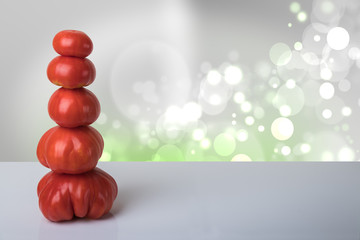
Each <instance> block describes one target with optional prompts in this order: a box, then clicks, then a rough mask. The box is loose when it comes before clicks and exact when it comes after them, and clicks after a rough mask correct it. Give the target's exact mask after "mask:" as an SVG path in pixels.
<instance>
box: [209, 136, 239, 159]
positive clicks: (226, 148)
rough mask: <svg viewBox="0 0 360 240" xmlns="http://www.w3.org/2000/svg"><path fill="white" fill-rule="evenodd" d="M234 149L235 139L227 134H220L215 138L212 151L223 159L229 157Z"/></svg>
mask: <svg viewBox="0 0 360 240" xmlns="http://www.w3.org/2000/svg"><path fill="white" fill-rule="evenodd" d="M235 148H236V142H235V139H234V138H233V137H232V136H231V135H230V134H228V133H221V134H219V135H217V136H216V137H215V140H214V150H215V152H216V153H217V154H218V155H220V156H223V157H226V156H229V155H231V154H232V153H233V152H234V151H235Z"/></svg>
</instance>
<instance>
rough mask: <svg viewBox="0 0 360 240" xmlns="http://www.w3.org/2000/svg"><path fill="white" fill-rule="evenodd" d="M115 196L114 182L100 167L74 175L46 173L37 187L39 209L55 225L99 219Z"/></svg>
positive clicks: (108, 208) (115, 186)
mask: <svg viewBox="0 0 360 240" xmlns="http://www.w3.org/2000/svg"><path fill="white" fill-rule="evenodd" d="M117 193H118V188H117V184H116V182H115V180H114V179H113V178H112V177H111V176H110V175H109V174H107V173H106V172H104V171H102V170H101V169H99V168H95V169H93V170H92V171H90V172H86V173H83V174H77V175H72V174H61V173H60V174H59V173H55V172H49V173H48V174H46V175H45V176H44V177H43V178H42V179H41V180H40V181H39V183H38V187H37V194H38V197H39V207H40V210H41V212H42V213H43V214H44V216H45V217H46V218H47V219H49V220H50V221H54V222H59V221H65V220H71V219H72V218H73V217H74V216H76V217H81V218H82V217H87V218H92V219H96V218H100V217H101V216H103V215H105V214H106V213H108V212H109V211H110V209H111V207H112V204H113V202H114V200H115V198H116V196H117Z"/></svg>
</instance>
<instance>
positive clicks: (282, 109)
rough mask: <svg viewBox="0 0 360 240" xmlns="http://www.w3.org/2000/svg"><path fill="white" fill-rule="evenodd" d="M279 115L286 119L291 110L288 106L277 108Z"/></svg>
mask: <svg viewBox="0 0 360 240" xmlns="http://www.w3.org/2000/svg"><path fill="white" fill-rule="evenodd" d="M279 112H280V115H281V116H283V117H288V116H290V115H291V108H290V107H289V106H288V105H283V106H281V107H280V108H279Z"/></svg>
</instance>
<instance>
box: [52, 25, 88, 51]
mask: <svg viewBox="0 0 360 240" xmlns="http://www.w3.org/2000/svg"><path fill="white" fill-rule="evenodd" d="M53 47H54V49H55V51H56V52H57V53H58V54H60V55H62V56H69V57H81V58H84V57H87V56H89V55H90V53H91V52H92V50H93V44H92V41H91V39H90V38H89V37H88V35H86V34H85V33H83V32H81V31H76V30H64V31H61V32H59V33H57V34H56V35H55V37H54V40H53Z"/></svg>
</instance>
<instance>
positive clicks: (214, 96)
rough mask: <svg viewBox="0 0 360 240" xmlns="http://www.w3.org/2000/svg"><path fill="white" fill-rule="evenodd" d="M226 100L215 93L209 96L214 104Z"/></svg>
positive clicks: (210, 101) (217, 104)
mask: <svg viewBox="0 0 360 240" xmlns="http://www.w3.org/2000/svg"><path fill="white" fill-rule="evenodd" d="M223 101H224V100H223V99H222V98H221V96H220V95H218V94H213V95H211V96H210V98H209V103H210V104H211V105H214V106H219V105H220V104H221V103H222V102H223Z"/></svg>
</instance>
